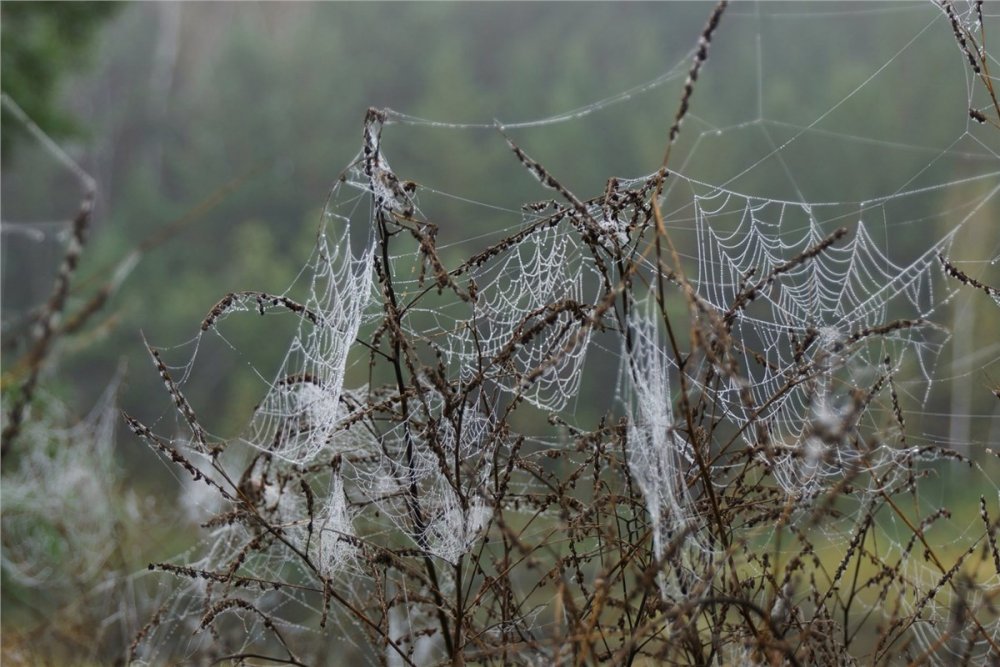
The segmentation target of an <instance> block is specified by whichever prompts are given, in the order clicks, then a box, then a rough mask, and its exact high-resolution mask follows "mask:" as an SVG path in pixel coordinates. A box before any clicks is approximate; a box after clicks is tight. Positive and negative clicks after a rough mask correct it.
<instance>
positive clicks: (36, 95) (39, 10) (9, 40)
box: [0, 2, 119, 157]
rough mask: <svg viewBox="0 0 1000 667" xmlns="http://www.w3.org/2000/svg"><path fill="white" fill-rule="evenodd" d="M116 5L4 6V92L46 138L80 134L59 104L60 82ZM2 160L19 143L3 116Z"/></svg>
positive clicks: (0, 63)
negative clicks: (43, 132) (42, 131)
mask: <svg viewBox="0 0 1000 667" xmlns="http://www.w3.org/2000/svg"><path fill="white" fill-rule="evenodd" d="M118 7H119V4H118V3H116V2H5V3H3V6H2V8H0V31H2V45H3V46H2V48H3V57H2V59H0V79H2V82H3V83H2V86H3V92H5V93H7V94H8V95H10V96H11V97H12V98H14V100H15V101H16V102H17V103H18V104H19V105H20V106H21V108H23V109H24V110H25V112H27V114H28V115H29V116H30V117H31V118H33V119H34V121H35V122H36V123H37V124H38V125H39V126H40V127H41V128H42V129H43V130H45V131H46V132H47V133H48V134H49V135H51V136H54V137H59V136H66V135H70V134H74V133H77V132H79V131H80V128H79V126H78V124H77V123H75V122H74V121H73V119H72V118H71V116H70V115H69V114H68V113H66V112H65V111H64V110H63V109H62V108H61V105H60V103H59V98H58V93H59V85H60V83H61V81H62V80H63V79H64V78H65V77H66V76H67V75H68V74H69V73H70V72H72V71H73V70H74V69H78V68H79V67H80V66H81V64H82V63H84V62H85V61H86V56H87V55H88V52H89V49H90V47H91V45H92V42H93V38H94V36H95V35H96V33H97V29H98V28H100V26H101V25H102V24H103V23H104V22H105V21H106V20H107V19H108V18H110V17H111V16H112V15H113V14H114V13H115V12H116V11H117V10H118ZM2 133H3V136H4V139H5V141H4V143H3V144H2V146H3V155H4V157H6V156H7V154H8V152H9V151H10V150H11V146H12V145H13V143H14V142H16V141H18V140H19V136H20V126H19V124H18V123H16V122H15V121H14V120H13V119H12V118H10V117H9V114H8V112H7V110H6V109H4V110H3V115H2Z"/></svg>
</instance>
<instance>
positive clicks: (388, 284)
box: [378, 213, 456, 660]
mask: <svg viewBox="0 0 1000 667" xmlns="http://www.w3.org/2000/svg"><path fill="white" fill-rule="evenodd" d="M378 234H379V245H380V247H381V253H382V268H381V272H380V273H381V279H382V285H383V288H384V290H385V295H386V319H387V321H388V324H389V326H390V329H391V330H392V354H391V358H392V367H393V372H394V374H395V377H396V388H397V390H398V391H399V396H400V410H401V411H402V419H403V429H404V433H405V438H406V460H407V468H408V470H409V471H410V473H409V475H410V486H409V495H408V496H407V504H408V506H409V507H410V512H411V514H412V516H413V522H414V538H415V541H416V542H417V544H419V545H420V546H421V548H426V544H425V542H424V533H425V530H426V527H427V524H426V520H425V519H424V516H423V512H422V510H421V508H420V499H419V491H418V488H417V481H416V478H415V477H414V476H413V472H412V471H413V456H414V452H413V436H412V434H411V432H410V422H409V414H410V411H409V406H408V403H407V398H406V397H407V392H406V382H405V381H404V380H403V368H402V364H401V361H400V356H401V354H402V347H403V345H402V342H403V334H402V331H401V329H400V321H399V318H400V315H399V307H398V304H397V301H396V291H395V288H394V287H393V283H392V264H391V263H390V259H389V238H390V237H389V230H388V228H387V226H386V220H385V218H384V216H382V215H381V213H380V214H379V215H378ZM423 561H424V566H425V567H426V569H427V577H428V578H429V580H430V582H431V592H432V595H433V596H434V602H435V606H436V607H437V617H438V622H439V623H440V624H441V636H442V639H443V640H444V643H445V648H446V650H447V652H448V656H449V657H451V658H452V659H453V660H454V659H455V656H456V653H455V647H454V645H453V644H452V635H451V630H450V627H449V622H448V617H447V615H446V614H445V603H444V598H443V597H442V596H441V592H440V586H439V584H438V576H437V568H436V567H435V565H434V561H433V560H431V558H430V556H427V555H425V556H424V558H423Z"/></svg>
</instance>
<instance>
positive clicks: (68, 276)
mask: <svg viewBox="0 0 1000 667" xmlns="http://www.w3.org/2000/svg"><path fill="white" fill-rule="evenodd" d="M94 196H95V190H94V189H93V188H91V189H90V190H88V191H87V192H86V193H85V194H84V197H83V201H82V202H81V204H80V210H79V211H78V212H77V214H76V217H75V218H74V219H73V228H72V236H71V237H70V243H69V248H67V250H66V255H65V256H64V257H63V261H62V264H61V265H60V267H59V273H58V274H57V275H56V281H55V284H54V285H53V288H52V294H51V296H50V297H49V300H48V302H47V303H46V305H45V309H44V310H43V312H42V315H41V316H40V317H39V321H38V323H37V324H36V325H35V326H36V329H35V334H34V339H35V340H34V344H33V345H32V348H31V350H30V351H29V352H28V354H27V356H26V358H25V360H24V362H23V365H24V366H26V367H27V369H28V377H27V378H25V380H24V382H23V383H22V384H21V387H20V391H19V393H18V395H17V397H16V398H15V399H14V405H13V406H12V407H11V410H10V414H8V415H7V423H6V424H5V425H4V428H3V432H2V434H0V442H2V444H0V456H6V455H7V454H8V453H9V452H10V448H11V446H12V445H13V443H14V440H16V439H17V436H18V434H19V433H20V431H21V426H22V423H23V421H24V413H25V411H26V410H27V408H28V404H29V403H30V402H31V399H32V398H33V397H34V393H35V387H36V386H37V384H38V377H39V375H40V373H41V372H42V366H43V364H44V363H45V359H46V358H47V357H48V354H49V352H50V351H51V348H52V344H53V343H54V342H55V333H56V330H57V328H58V322H59V318H60V316H61V315H62V313H63V310H64V309H65V308H66V297H67V295H68V294H69V286H70V281H71V280H72V279H73V275H74V274H75V273H76V269H77V265H78V264H79V262H80V253H81V252H83V247H84V243H85V242H86V234H87V226H88V225H89V224H90V215H91V212H92V211H93V208H94Z"/></svg>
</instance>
